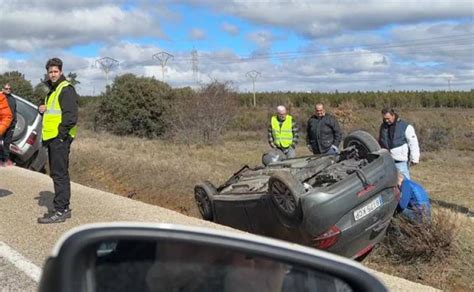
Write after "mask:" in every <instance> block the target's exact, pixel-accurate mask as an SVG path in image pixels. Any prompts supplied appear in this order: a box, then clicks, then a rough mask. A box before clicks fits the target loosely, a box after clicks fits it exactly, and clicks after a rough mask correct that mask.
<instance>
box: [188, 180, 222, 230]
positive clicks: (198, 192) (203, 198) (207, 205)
mask: <svg viewBox="0 0 474 292" xmlns="http://www.w3.org/2000/svg"><path fill="white" fill-rule="evenodd" d="M216 194H217V189H216V187H215V186H214V185H213V184H212V183H211V182H208V181H205V182H203V183H200V184H197V185H196V186H195V187H194V199H195V200H196V204H197V207H198V209H199V213H201V216H202V219H204V220H207V221H212V220H213V219H214V215H213V213H212V200H213V198H214V196H215V195H216Z"/></svg>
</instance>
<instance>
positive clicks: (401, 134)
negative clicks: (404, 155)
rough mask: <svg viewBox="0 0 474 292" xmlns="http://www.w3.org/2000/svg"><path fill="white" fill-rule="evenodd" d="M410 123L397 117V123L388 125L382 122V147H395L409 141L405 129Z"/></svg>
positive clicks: (380, 142)
mask: <svg viewBox="0 0 474 292" xmlns="http://www.w3.org/2000/svg"><path fill="white" fill-rule="evenodd" d="M407 127H408V123H407V122H405V121H404V120H401V119H399V118H398V117H397V119H396V120H395V123H393V124H391V125H388V124H387V123H382V125H380V133H379V144H380V146H381V147H382V148H385V149H393V148H397V147H400V146H402V145H403V144H406V143H407V139H406V138H405V131H406V129H407Z"/></svg>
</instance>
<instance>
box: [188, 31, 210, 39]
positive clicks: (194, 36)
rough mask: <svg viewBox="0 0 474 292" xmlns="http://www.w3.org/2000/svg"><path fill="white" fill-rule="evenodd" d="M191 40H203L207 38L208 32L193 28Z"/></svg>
mask: <svg viewBox="0 0 474 292" xmlns="http://www.w3.org/2000/svg"><path fill="white" fill-rule="evenodd" d="M188 38H189V39H190V40H195V41H201V40H205V39H206V32H205V31H204V30H202V29H199V28H192V29H191V30H190V32H189V36H188Z"/></svg>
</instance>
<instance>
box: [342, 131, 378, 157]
mask: <svg viewBox="0 0 474 292" xmlns="http://www.w3.org/2000/svg"><path fill="white" fill-rule="evenodd" d="M350 146H355V147H356V149H357V151H358V153H359V157H360V158H367V156H368V154H369V153H371V152H375V151H379V150H380V145H379V143H378V142H377V140H375V139H374V137H372V135H370V134H369V133H367V132H365V131H354V132H352V133H350V134H349V135H348V136H347V137H346V138H345V139H344V142H343V147H344V148H347V147H350Z"/></svg>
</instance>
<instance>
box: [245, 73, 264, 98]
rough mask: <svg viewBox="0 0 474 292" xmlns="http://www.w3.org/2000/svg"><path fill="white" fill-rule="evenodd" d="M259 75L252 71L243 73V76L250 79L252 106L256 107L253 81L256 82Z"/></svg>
mask: <svg viewBox="0 0 474 292" xmlns="http://www.w3.org/2000/svg"><path fill="white" fill-rule="evenodd" d="M260 75H261V74H260V72H258V71H255V70H252V71H249V72H247V73H245V76H247V77H248V78H250V79H252V84H253V106H254V107H255V106H257V98H256V97H255V80H257V77H259V76H260Z"/></svg>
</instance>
